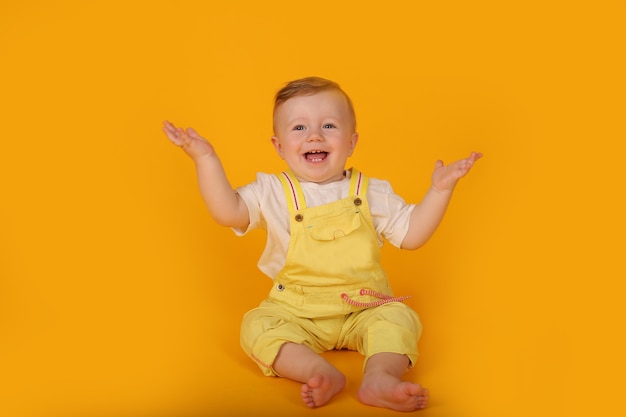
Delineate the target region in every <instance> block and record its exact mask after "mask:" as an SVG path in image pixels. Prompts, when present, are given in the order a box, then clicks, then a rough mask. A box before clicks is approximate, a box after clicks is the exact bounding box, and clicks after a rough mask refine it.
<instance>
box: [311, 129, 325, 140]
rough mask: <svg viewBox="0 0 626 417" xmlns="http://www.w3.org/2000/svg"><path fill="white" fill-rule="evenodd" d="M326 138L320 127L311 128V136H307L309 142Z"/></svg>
mask: <svg viewBox="0 0 626 417" xmlns="http://www.w3.org/2000/svg"><path fill="white" fill-rule="evenodd" d="M322 140H324V137H323V136H322V132H321V131H320V129H311V130H310V131H309V136H307V142H320V141H322Z"/></svg>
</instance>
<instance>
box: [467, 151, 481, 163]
mask: <svg viewBox="0 0 626 417" xmlns="http://www.w3.org/2000/svg"><path fill="white" fill-rule="evenodd" d="M482 157H483V154H482V153H480V152H472V153H471V155H470V159H471V160H472V162H475V161H478V160H479V159H480V158H482Z"/></svg>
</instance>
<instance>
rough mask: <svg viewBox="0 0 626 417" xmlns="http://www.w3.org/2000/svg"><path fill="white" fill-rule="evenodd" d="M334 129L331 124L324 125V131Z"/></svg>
mask: <svg viewBox="0 0 626 417" xmlns="http://www.w3.org/2000/svg"><path fill="white" fill-rule="evenodd" d="M334 127H335V125H334V124H332V123H326V124H325V125H324V129H333V128H334Z"/></svg>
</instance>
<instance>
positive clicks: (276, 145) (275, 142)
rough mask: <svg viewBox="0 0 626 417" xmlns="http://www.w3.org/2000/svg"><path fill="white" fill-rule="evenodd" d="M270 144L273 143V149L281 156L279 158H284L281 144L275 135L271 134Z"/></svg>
mask: <svg viewBox="0 0 626 417" xmlns="http://www.w3.org/2000/svg"><path fill="white" fill-rule="evenodd" d="M272 145H274V149H276V152H278V155H279V156H280V157H281V159H285V157H284V156H283V146H282V145H281V143H280V139H278V138H277V137H276V136H272Z"/></svg>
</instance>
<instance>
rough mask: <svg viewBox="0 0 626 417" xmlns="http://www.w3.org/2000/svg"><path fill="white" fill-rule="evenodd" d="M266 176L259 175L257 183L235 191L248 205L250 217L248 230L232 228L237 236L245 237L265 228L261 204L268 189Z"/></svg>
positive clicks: (254, 182)
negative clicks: (252, 231) (250, 232)
mask: <svg viewBox="0 0 626 417" xmlns="http://www.w3.org/2000/svg"><path fill="white" fill-rule="evenodd" d="M265 176H266V174H257V179H256V181H253V182H251V183H249V184H247V185H244V186H241V187H237V188H236V189H235V192H236V193H237V194H239V196H240V197H241V199H242V200H243V201H244V203H246V206H247V207H248V213H249V215H250V223H249V224H248V227H247V228H246V229H238V228H234V227H233V228H232V230H233V232H235V234H236V235H237V236H243V235H245V234H247V233H248V232H249V231H251V230H254V229H263V228H265V221H264V220H263V217H262V211H261V202H262V201H263V198H264V195H266V194H265V193H266V192H267V188H268V187H267V186H266V185H265V184H266V183H267V178H264V177H265Z"/></svg>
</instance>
